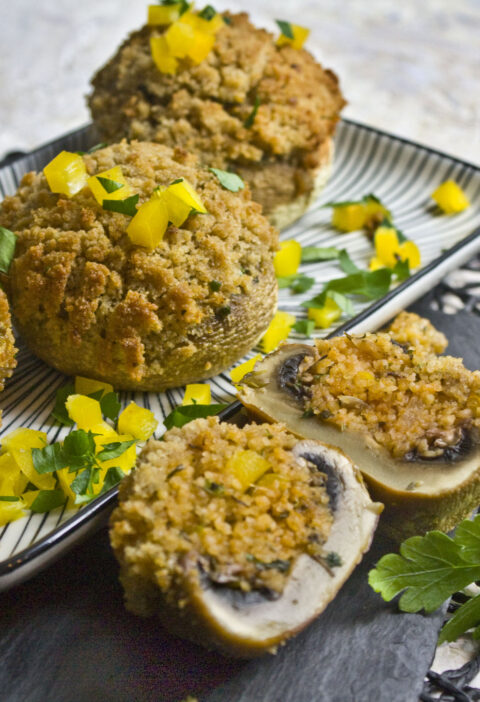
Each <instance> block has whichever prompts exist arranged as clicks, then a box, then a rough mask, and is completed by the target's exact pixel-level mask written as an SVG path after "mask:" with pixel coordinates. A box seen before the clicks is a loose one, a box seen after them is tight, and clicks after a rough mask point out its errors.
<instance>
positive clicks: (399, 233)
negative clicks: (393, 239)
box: [383, 219, 408, 244]
mask: <svg viewBox="0 0 480 702" xmlns="http://www.w3.org/2000/svg"><path fill="white" fill-rule="evenodd" d="M383 221H384V222H386V224H385V225H384V226H386V227H388V226H390V227H391V226H392V223H391V221H389V220H388V219H384V220H383ZM395 231H396V232H397V239H398V243H399V244H404V243H405V242H406V241H408V239H407V237H406V236H405V234H404V233H403V232H402V231H400V229H397V227H395Z"/></svg>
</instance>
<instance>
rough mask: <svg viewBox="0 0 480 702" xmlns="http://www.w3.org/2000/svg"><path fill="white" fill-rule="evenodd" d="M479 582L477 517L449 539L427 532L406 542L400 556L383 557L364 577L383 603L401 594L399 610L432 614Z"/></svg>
mask: <svg viewBox="0 0 480 702" xmlns="http://www.w3.org/2000/svg"><path fill="white" fill-rule="evenodd" d="M479 579H480V516H477V517H475V519H474V520H473V521H472V522H470V521H469V520H465V521H463V522H461V524H460V525H459V527H458V528H457V530H456V532H455V535H454V536H453V538H450V537H449V536H447V535H446V534H443V533H442V532H440V531H429V532H428V533H427V534H426V535H425V536H413V537H412V538H410V539H407V540H406V541H404V542H403V543H402V544H401V546H400V555H398V554H395V553H389V554H387V555H386V556H383V558H381V559H380V560H379V562H378V563H377V565H376V568H374V569H373V570H371V571H370V573H369V576H368V581H369V583H370V585H371V586H372V588H373V589H374V590H375V592H379V593H380V594H381V596H382V597H383V599H384V600H387V601H389V600H391V599H393V598H394V597H395V596H396V595H398V594H399V593H401V592H403V594H402V596H401V597H400V600H399V607H400V609H401V610H403V611H404V612H418V611H420V610H421V609H424V610H425V611H426V612H433V611H434V610H435V609H437V608H438V607H439V606H440V605H441V604H442V602H444V601H445V600H446V599H447V597H449V596H450V595H452V594H453V593H454V592H457V590H461V589H462V588H464V587H466V586H467V585H469V584H470V583H472V582H474V581H475V580H479ZM458 611H460V610H458ZM467 613H468V611H467ZM474 623H478V622H473V623H472V625H473V624H474ZM455 626H456V625H452V631H453V630H455ZM447 633H448V630H447Z"/></svg>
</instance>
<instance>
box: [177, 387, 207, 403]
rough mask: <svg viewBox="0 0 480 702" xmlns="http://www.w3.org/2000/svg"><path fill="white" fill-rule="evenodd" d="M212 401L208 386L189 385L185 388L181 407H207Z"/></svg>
mask: <svg viewBox="0 0 480 702" xmlns="http://www.w3.org/2000/svg"><path fill="white" fill-rule="evenodd" d="M211 401H212V393H211V390H210V385H207V384H206V383H191V384H190V385H187V386H186V387H185V394H184V396H183V400H182V405H209V404H210V402H211Z"/></svg>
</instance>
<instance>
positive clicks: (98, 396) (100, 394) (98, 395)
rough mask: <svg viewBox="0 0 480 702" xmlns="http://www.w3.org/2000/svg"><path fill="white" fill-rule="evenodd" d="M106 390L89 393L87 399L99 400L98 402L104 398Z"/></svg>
mask: <svg viewBox="0 0 480 702" xmlns="http://www.w3.org/2000/svg"><path fill="white" fill-rule="evenodd" d="M104 392H105V391H104V390H95V392H89V393H88V395H87V397H91V398H92V400H97V402H98V401H99V400H100V399H101V398H102V397H103V393H104Z"/></svg>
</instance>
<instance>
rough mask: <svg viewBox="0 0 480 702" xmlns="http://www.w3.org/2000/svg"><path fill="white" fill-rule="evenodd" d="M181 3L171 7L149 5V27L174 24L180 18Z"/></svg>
mask: <svg viewBox="0 0 480 702" xmlns="http://www.w3.org/2000/svg"><path fill="white" fill-rule="evenodd" d="M181 6H182V5H181V3H179V2H177V3H174V4H172V5H149V6H148V20H147V24H149V25H151V26H152V25H166V24H171V23H172V22H176V21H177V20H178V18H179V17H180V9H181Z"/></svg>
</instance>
